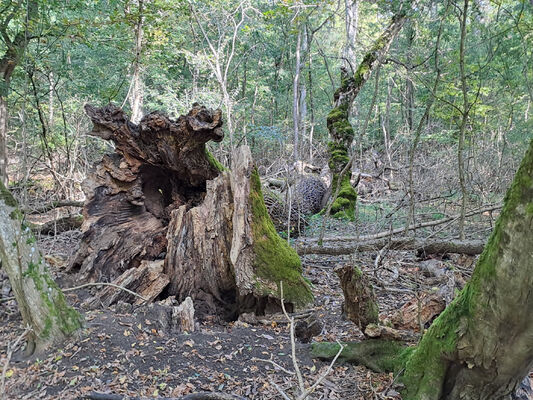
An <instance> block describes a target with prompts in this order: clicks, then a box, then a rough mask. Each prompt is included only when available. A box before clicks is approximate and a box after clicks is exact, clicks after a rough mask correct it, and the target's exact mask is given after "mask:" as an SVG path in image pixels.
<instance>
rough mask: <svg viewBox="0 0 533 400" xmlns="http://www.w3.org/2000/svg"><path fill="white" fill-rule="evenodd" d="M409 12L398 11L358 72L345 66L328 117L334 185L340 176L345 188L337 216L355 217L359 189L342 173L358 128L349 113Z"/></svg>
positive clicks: (334, 208)
mask: <svg viewBox="0 0 533 400" xmlns="http://www.w3.org/2000/svg"><path fill="white" fill-rule="evenodd" d="M406 18H407V13H406V11H405V9H404V8H401V9H400V11H399V12H398V13H397V14H395V15H394V17H393V18H392V20H391V22H390V23H389V25H388V26H387V28H386V29H385V31H383V33H382V34H381V35H380V36H379V38H378V39H377V40H376V41H375V43H374V44H373V46H372V47H371V49H370V50H369V51H368V52H367V53H366V55H365V56H364V58H363V60H362V61H361V63H360V64H359V66H358V67H357V70H356V72H355V73H354V74H352V73H350V71H347V70H346V69H344V68H343V69H342V70H341V86H340V87H339V88H338V89H337V90H336V91H335V94H334V108H333V109H332V110H331V111H330V113H329V114H328V117H327V126H328V130H329V133H330V138H331V141H330V142H329V144H328V150H329V168H330V169H331V172H332V174H333V179H332V188H335V187H336V186H337V182H338V180H339V179H340V180H341V181H340V185H341V189H340V192H339V194H338V196H337V198H336V199H334V203H333V205H332V207H331V212H332V215H333V216H334V217H341V218H348V219H353V218H354V209H355V202H356V200H357V193H356V191H355V189H354V188H353V187H352V185H351V184H350V174H344V176H342V177H341V176H340V173H341V171H343V169H344V167H345V166H346V164H347V163H348V162H349V160H350V157H349V156H348V150H349V148H350V146H351V144H352V142H353V138H354V131H353V128H352V125H351V123H350V121H349V113H350V110H351V108H352V105H353V102H354V100H355V98H356V97H357V95H358V94H359V92H360V91H361V89H362V88H363V86H364V84H365V83H366V81H367V80H368V78H369V77H370V75H371V73H372V71H373V70H374V69H375V68H376V66H377V65H378V64H379V63H380V59H381V58H382V56H383V55H384V54H386V53H387V51H388V50H389V47H390V45H391V44H392V42H393V40H394V38H395V37H396V35H397V34H398V32H399V31H400V29H401V28H402V26H403V24H404V22H405V20H406Z"/></svg>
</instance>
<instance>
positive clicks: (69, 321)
mask: <svg viewBox="0 0 533 400" xmlns="http://www.w3.org/2000/svg"><path fill="white" fill-rule="evenodd" d="M0 221H1V223H0V261H1V264H2V268H3V269H4V271H6V273H7V275H8V277H9V281H10V283H11V287H12V288H13V292H14V294H15V298H16V300H17V303H18V306H19V309H20V313H21V314H22V319H23V321H24V323H25V324H27V325H29V326H30V327H31V329H32V331H31V332H30V336H29V339H28V348H27V351H26V353H27V354H28V355H29V354H32V353H34V352H36V353H38V352H41V351H43V350H45V349H46V348H47V347H48V346H50V345H52V344H55V343H59V342H61V341H62V340H63V339H65V338H66V337H67V336H68V335H70V334H71V333H73V332H74V331H76V330H77V329H78V328H80V326H81V317H80V315H79V314H78V312H77V311H75V310H74V309H73V308H71V307H69V306H68V304H67V302H66V300H65V296H64V295H63V293H62V292H61V290H60V289H59V287H58V286H57V284H56V283H55V282H54V280H53V279H52V277H51V276H50V273H49V271H48V266H47V265H46V262H45V261H44V260H43V258H42V256H41V254H40V253H39V251H38V250H37V248H36V246H35V238H34V237H33V235H32V233H31V230H30V229H29V228H28V227H27V226H26V225H25V223H24V217H23V214H22V213H21V212H20V211H19V210H18V207H17V203H16V201H15V200H14V198H13V197H12V196H11V194H10V193H9V191H8V190H7V189H6V187H5V185H4V184H3V183H2V182H0Z"/></svg>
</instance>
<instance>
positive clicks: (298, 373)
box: [279, 282, 305, 392]
mask: <svg viewBox="0 0 533 400" xmlns="http://www.w3.org/2000/svg"><path fill="white" fill-rule="evenodd" d="M279 290H280V300H281V309H282V310H283V314H285V317H286V318H287V320H288V321H289V326H290V335H291V358H292V365H293V367H294V372H296V377H297V378H298V386H299V387H300V390H301V391H302V392H304V391H305V385H304V380H303V377H302V372H301V371H300V367H299V366H298V359H297V358H296V339H295V335H294V318H293V317H289V314H288V313H287V310H286V309H285V303H284V301H283V282H280V283H279Z"/></svg>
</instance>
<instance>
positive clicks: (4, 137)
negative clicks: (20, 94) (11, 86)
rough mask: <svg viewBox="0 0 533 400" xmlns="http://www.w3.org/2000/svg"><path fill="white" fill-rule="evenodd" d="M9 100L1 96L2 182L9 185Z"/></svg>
mask: <svg viewBox="0 0 533 400" xmlns="http://www.w3.org/2000/svg"><path fill="white" fill-rule="evenodd" d="M7 164H8V156H7V99H6V97H4V96H3V95H1V94H0V182H2V183H3V184H4V185H7V181H8V175H7Z"/></svg>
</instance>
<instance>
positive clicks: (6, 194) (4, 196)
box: [0, 180, 18, 207]
mask: <svg viewBox="0 0 533 400" xmlns="http://www.w3.org/2000/svg"><path fill="white" fill-rule="evenodd" d="M0 201H3V202H4V203H5V204H6V205H7V206H9V207H18V204H17V201H16V200H15V198H14V197H13V195H12V194H11V192H10V191H9V190H8V189H7V188H6V186H5V185H4V183H3V182H2V181H1V180H0Z"/></svg>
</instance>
